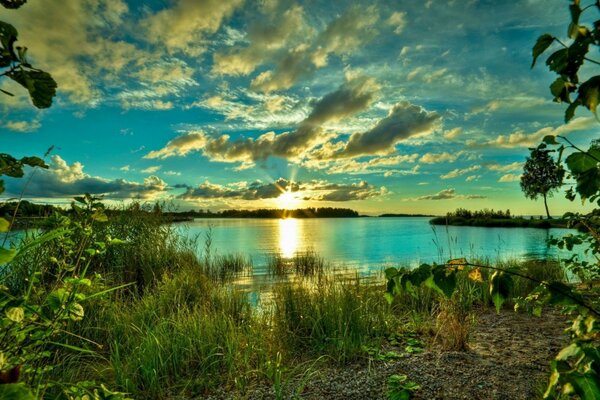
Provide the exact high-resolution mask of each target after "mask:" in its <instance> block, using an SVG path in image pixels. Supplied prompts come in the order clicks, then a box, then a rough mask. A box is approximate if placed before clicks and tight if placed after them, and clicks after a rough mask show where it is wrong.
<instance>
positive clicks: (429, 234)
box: [181, 217, 572, 275]
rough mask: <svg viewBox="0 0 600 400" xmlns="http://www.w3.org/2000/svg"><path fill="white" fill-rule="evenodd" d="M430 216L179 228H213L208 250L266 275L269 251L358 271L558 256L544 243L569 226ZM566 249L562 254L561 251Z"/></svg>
mask: <svg viewBox="0 0 600 400" xmlns="http://www.w3.org/2000/svg"><path fill="white" fill-rule="evenodd" d="M428 221H429V218H426V217H425V218H355V219H352V218H340V219H196V220H195V221H194V222H191V223H188V224H187V225H186V226H185V227H181V229H182V230H183V231H184V232H185V233H186V234H187V235H191V236H194V235H199V239H198V251H199V253H200V252H202V248H203V246H204V235H205V234H206V232H207V231H208V229H209V227H212V252H213V254H214V253H217V254H228V253H242V254H244V255H249V256H250V257H251V258H252V261H253V263H254V266H255V271H254V273H255V274H256V275H261V274H264V271H265V267H264V266H265V264H266V259H267V256H268V255H269V254H273V253H281V254H282V255H283V256H284V257H291V256H293V255H294V253H295V252H299V251H300V252H301V251H306V250H314V251H316V252H317V253H319V254H320V255H321V256H323V257H324V258H325V260H326V261H329V262H332V263H333V264H335V265H338V266H341V267H349V268H355V269H357V270H359V271H360V272H364V273H367V272H375V271H380V270H381V269H382V268H384V267H387V266H398V265H418V264H419V263H421V262H445V261H447V260H448V259H449V258H456V257H467V259H473V258H474V257H478V258H483V257H486V258H490V259H493V260H496V259H508V258H519V259H526V258H546V257H557V256H560V254H559V252H558V250H557V249H556V248H554V247H553V248H548V247H546V244H545V243H546V240H547V239H549V238H550V236H552V235H554V236H562V235H564V234H566V233H569V232H572V231H570V230H567V229H550V230H545V229H533V228H482V227H458V226H453V227H448V228H446V227H444V226H435V227H434V226H432V225H429V223H428ZM563 254H566V253H563Z"/></svg>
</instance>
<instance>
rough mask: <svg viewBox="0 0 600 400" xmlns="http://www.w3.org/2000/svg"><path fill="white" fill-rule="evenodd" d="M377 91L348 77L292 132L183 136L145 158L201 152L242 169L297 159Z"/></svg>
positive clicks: (366, 104) (366, 82)
mask: <svg viewBox="0 0 600 400" xmlns="http://www.w3.org/2000/svg"><path fill="white" fill-rule="evenodd" d="M378 90H379V86H378V85H377V84H376V83H375V81H374V80H373V79H370V78H365V77H359V76H351V75H349V76H347V81H346V82H345V83H344V84H343V85H341V86H340V87H339V88H338V89H337V90H335V91H334V92H331V93H329V94H327V95H325V96H323V97H322V98H321V99H320V100H318V101H316V102H315V103H314V105H313V108H312V111H311V112H310V114H309V115H308V116H307V117H306V118H305V119H304V120H303V121H302V122H300V124H299V126H298V128H297V129H296V130H294V131H290V132H284V133H280V134H276V133H274V132H268V133H265V134H262V135H260V136H259V137H257V138H256V139H253V138H238V139H236V140H231V139H230V136H229V135H221V136H209V135H207V134H205V133H204V132H193V133H185V134H183V135H180V136H178V137H176V138H175V139H173V140H171V141H170V142H169V143H167V145H166V146H165V147H163V148H162V149H160V150H156V151H151V152H150V153H148V154H146V156H145V158H166V157H172V156H175V155H180V156H184V155H186V154H188V153H189V152H191V151H195V150H201V151H202V153H203V154H204V155H205V156H207V157H208V158H209V159H211V160H212V161H222V162H241V163H243V164H245V165H252V164H253V163H254V162H256V161H259V160H265V159H267V158H268V157H270V156H275V157H281V158H286V159H290V160H297V159H301V158H302V157H303V156H304V155H305V154H306V152H307V151H309V150H310V149H312V148H314V147H316V146H318V145H320V144H323V143H325V142H326V141H327V140H329V139H330V137H331V135H328V134H326V132H325V131H324V129H323V126H324V125H326V124H327V123H332V122H337V121H340V120H342V119H344V118H349V117H351V116H352V115H354V114H357V113H359V112H361V111H364V110H365V109H367V108H368V107H369V106H370V105H371V104H372V103H373V101H374V100H375V97H376V93H377V91H378Z"/></svg>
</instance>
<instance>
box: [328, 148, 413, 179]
mask: <svg viewBox="0 0 600 400" xmlns="http://www.w3.org/2000/svg"><path fill="white" fill-rule="evenodd" d="M418 158H419V155H418V154H416V153H415V154H407V155H398V156H392V157H377V158H372V159H370V160H368V161H355V160H339V161H335V163H334V165H332V166H331V167H329V169H328V170H327V172H328V173H330V174H359V173H361V174H369V173H379V172H386V170H382V169H381V167H389V166H395V165H400V164H403V163H414V162H416V161H417V159H418Z"/></svg>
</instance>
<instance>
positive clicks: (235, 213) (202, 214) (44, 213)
mask: <svg viewBox="0 0 600 400" xmlns="http://www.w3.org/2000/svg"><path fill="white" fill-rule="evenodd" d="M18 204H19V203H18V202H16V201H12V202H5V203H0V216H4V217H5V218H12V216H13V215H14V213H15V209H17V207H18V210H17V218H21V219H22V218H43V217H48V216H50V215H52V214H53V213H54V212H55V211H56V212H58V213H60V214H65V213H69V209H65V208H61V207H56V206H53V205H50V204H35V203H31V202H29V201H27V200H23V201H21V203H20V204H19V205H18ZM17 205H18V206H17ZM134 210H135V211H136V212H147V213H152V214H161V215H163V216H164V217H165V218H168V219H172V220H174V221H180V220H190V219H194V218H356V217H359V216H360V215H359V214H358V212H356V211H354V210H351V209H349V208H331V207H324V208H312V207H309V208H302V209H296V210H281V209H257V210H222V211H216V212H213V211H211V210H190V211H163V206H161V205H159V204H158V203H156V204H154V205H147V206H139V207H136V206H133V207H127V208H125V209H108V210H106V214H107V215H111V214H118V213H126V212H132V211H134Z"/></svg>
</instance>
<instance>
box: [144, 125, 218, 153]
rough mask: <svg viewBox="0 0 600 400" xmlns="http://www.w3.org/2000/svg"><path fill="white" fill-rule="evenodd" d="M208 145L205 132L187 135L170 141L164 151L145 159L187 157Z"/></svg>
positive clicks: (157, 151)
mask: <svg viewBox="0 0 600 400" xmlns="http://www.w3.org/2000/svg"><path fill="white" fill-rule="evenodd" d="M206 143H207V136H206V134H205V133H204V132H191V133H185V134H183V135H180V136H177V137H176V138H174V139H172V140H170V141H169V142H168V143H167V144H166V146H165V147H163V148H162V149H160V150H155V151H151V152H149V153H148V154H146V155H145V156H144V158H149V159H154V158H167V157H173V156H186V155H187V154H188V153H190V152H192V151H196V150H200V149H203V148H204V146H205V145H206Z"/></svg>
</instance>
